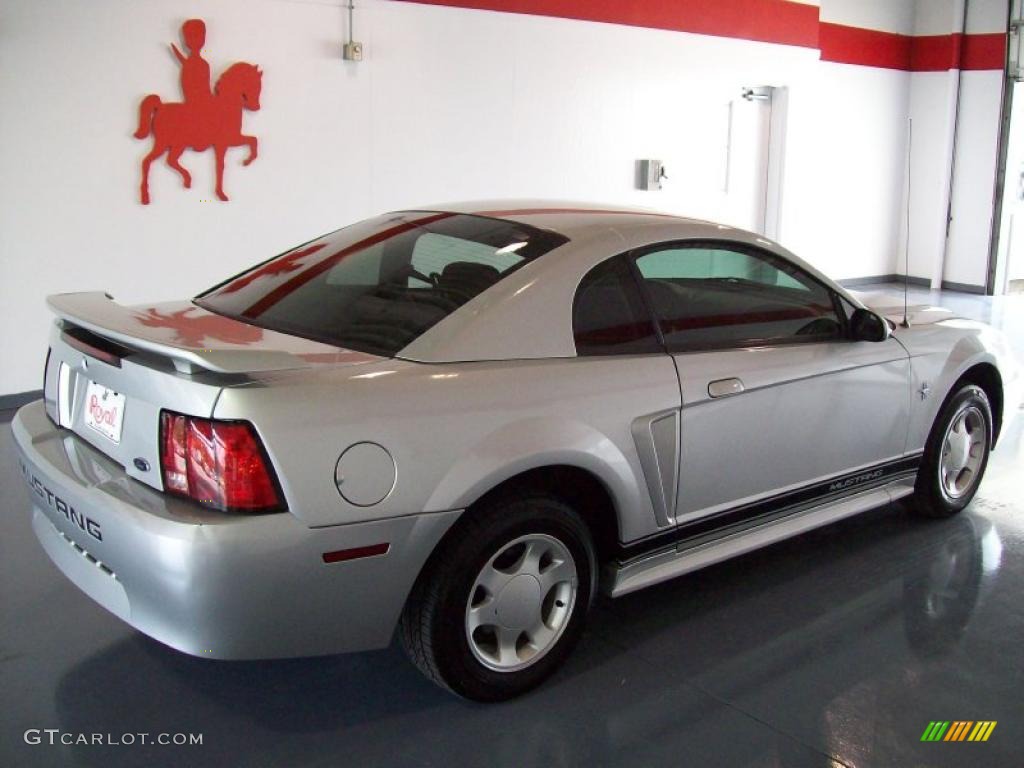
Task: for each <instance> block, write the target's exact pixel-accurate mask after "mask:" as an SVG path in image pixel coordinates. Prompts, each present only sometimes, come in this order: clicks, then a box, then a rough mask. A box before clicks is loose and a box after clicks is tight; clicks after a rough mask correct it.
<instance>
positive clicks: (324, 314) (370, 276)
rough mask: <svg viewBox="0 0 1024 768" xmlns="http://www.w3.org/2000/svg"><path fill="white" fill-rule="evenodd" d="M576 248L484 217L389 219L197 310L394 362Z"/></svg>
mask: <svg viewBox="0 0 1024 768" xmlns="http://www.w3.org/2000/svg"><path fill="white" fill-rule="evenodd" d="M566 241H567V238H565V237H564V236H562V235H559V234H555V233H553V232H548V231H545V230H540V229H536V228H534V227H530V226H527V225H525V224H519V223H516V222H510V221H503V220H500V219H491V218H487V217H484V216H471V215H467V214H452V213H428V212H421V211H414V212H404V213H398V214H389V215H387V216H380V217H378V218H375V219H370V220H367V221H363V222H360V223H358V224H353V225H352V226H350V227H345V228H344V229H340V230H338V231H337V232H334V233H332V234H330V235H326V236H324V237H321V238H319V239H317V240H314V241H312V242H309V243H306V244H305V245H301V246H299V247H298V248H295V249H293V250H291V251H288V252H286V253H283V254H281V255H280V256H277V257H275V258H273V259H271V260H270V261H267V262H265V263H263V264H261V265H259V266H257V267H254V268H253V269H251V270H249V271H247V272H243V273H242V274H240V275H236V276H235V277H233V278H231V279H230V280H228V281H226V282H224V283H221V284H220V285H218V286H216V287H214V288H212V289H210V290H209V291H207V292H205V293H203V294H201V295H200V296H199V297H198V298H197V299H196V300H195V302H196V304H198V305H199V306H201V307H204V308H205V309H209V310H210V311H212V312H216V313H218V314H221V315H226V316H228V317H232V318H235V319H237V320H241V321H243V322H248V323H251V324H253V325H258V326H260V327H263V328H269V329H271V330H275V331H281V332H283V333H290V334H293V335H296V336H303V337H305V338H310V339H315V340H317V341H323V342H327V343H329V344H335V345H337V346H341V347H347V348H349V349H356V350H360V351H363V352H371V353H374V354H379V355H387V356H393V355H395V354H397V353H398V352H399V351H400V350H401V349H402V348H403V347H405V346H407V345H408V344H410V343H412V342H413V341H414V340H415V339H416V338H417V337H419V336H420V335H421V334H423V333H424V332H425V331H427V330H428V329H429V328H431V327H432V326H434V325H435V324H437V323H438V322H439V321H441V320H442V319H444V318H445V317H447V316H448V315H450V314H451V313H452V312H454V311H455V310H457V309H458V308H459V307H461V306H462V305H463V304H465V303H466V302H468V301H470V300H471V299H473V298H474V297H476V296H477V295H479V294H481V293H483V292H484V291H485V290H487V289H488V288H490V287H491V286H493V285H494V284H495V283H497V282H498V281H499V280H501V279H502V278H504V277H505V276H507V275H509V274H510V273H512V272H513V271H515V270H516V269H518V268H519V267H521V266H522V265H523V264H526V263H527V262H528V261H530V260H532V259H535V258H537V257H539V256H541V255H543V254H544V253H547V252H548V251H550V250H552V249H554V248H557V247H558V246H560V245H562V244H563V243H565V242H566Z"/></svg>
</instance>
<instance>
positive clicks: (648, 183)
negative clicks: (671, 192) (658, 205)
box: [636, 160, 668, 190]
mask: <svg viewBox="0 0 1024 768" xmlns="http://www.w3.org/2000/svg"><path fill="white" fill-rule="evenodd" d="M667 178H668V176H666V175H665V167H664V166H663V165H662V164H661V160H637V161H636V188H637V189H646V190H655V189H661V180H662V179H667Z"/></svg>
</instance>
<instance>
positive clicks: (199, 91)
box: [135, 19, 263, 205]
mask: <svg viewBox="0 0 1024 768" xmlns="http://www.w3.org/2000/svg"><path fill="white" fill-rule="evenodd" d="M181 31H182V38H183V39H184V41H185V48H186V49H187V50H188V55H185V54H183V53H182V52H181V51H180V50H178V47H177V46H176V45H174V44H173V43H171V50H172V51H173V53H174V56H175V58H176V59H177V60H178V63H179V64H180V65H181V91H182V101H181V103H173V102H164V101H161V99H160V97H159V96H157V95H156V94H153V93H151V94H149V95H148V96H146V98H144V99H143V100H142V104H141V105H140V106H139V127H138V130H136V131H135V138H137V139H145V138H148V137H149V136H150V135H152V136H153V147H152V149H150V151H149V153H148V154H147V155H146V156H145V157H144V158H143V159H142V188H141V199H142V204H143V205H149V166H150V165H152V164H153V161H154V160H156V159H157V158H158V157H160V156H161V155H163V154H164V153H166V154H167V165H169V166H170V167H171V168H173V169H174V170H176V171H177V172H178V173H179V174H180V175H181V180H182V183H183V184H184V185H185V188H186V189H188V188H190V187H191V186H192V175H191V174H190V173H189V172H188V170H187V169H186V168H185V167H184V166H183V165H182V164H181V162H180V159H181V154H182V152H184V151H185V150H186V149H192V150H195V151H196V152H205V151H206V150H207V149H209V148H210V147H213V152H214V156H215V157H216V161H217V197H218V198H220V199H221V200H227V199H228V196H227V195H226V194H225V193H224V156H225V155H226V154H227V151H228V148H229V147H241V146H245V147H248V148H249V156H248V157H247V158H246V159H245V160H244V161H243V163H242V164H243V165H249V163H251V162H252V161H253V160H255V159H256V137H255V136H246V135H244V134H243V133H242V110H243V109H249V110H257V109H259V108H260V89H261V82H262V77H263V72H262V71H261V70H260V68H259V67H257V66H255V65H253V64H246V63H245V62H239V63H237V64H232V65H231V66H230V67H228V68H227V70H225V71H224V74H222V75H221V76H220V78H218V80H217V85H216V86H215V87H214V88H213V90H212V91H211V89H210V65H209V64H208V63H207V62H206V60H205V59H204V58H203V57H202V48H203V45H204V44H205V42H206V25H205V24H204V23H203V21H202V20H201V19H189V20H188V21H186V22H185V23H184V24H183V25H182V28H181Z"/></svg>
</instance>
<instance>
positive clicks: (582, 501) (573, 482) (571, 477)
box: [466, 464, 619, 563]
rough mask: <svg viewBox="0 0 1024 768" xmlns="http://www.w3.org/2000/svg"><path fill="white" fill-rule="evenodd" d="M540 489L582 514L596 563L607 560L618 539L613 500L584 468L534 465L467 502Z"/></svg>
mask: <svg viewBox="0 0 1024 768" xmlns="http://www.w3.org/2000/svg"><path fill="white" fill-rule="evenodd" d="M530 491H539V492H541V493H547V494H550V495H552V496H555V497H557V498H558V499H560V500H561V501H563V502H565V503H566V504H568V505H569V506H570V507H572V508H573V510H574V511H575V512H576V513H577V514H579V516H580V517H582V518H583V521H584V522H585V523H586V524H587V528H588V529H589V530H590V535H591V536H592V537H593V541H594V549H595V551H596V553H597V559H598V563H605V562H607V561H608V560H609V559H610V558H611V557H612V556H613V554H614V552H615V551H616V548H617V547H618V543H619V523H618V515H617V513H616V508H615V502H614V500H613V499H612V495H611V493H610V492H609V491H608V488H607V487H606V486H605V484H604V483H603V482H601V480H600V479H599V478H598V477H597V476H596V475H594V474H593V473H592V472H589V471H588V470H586V469H581V468H580V467H574V466H571V465H565V464H559V465H552V466H545V467H537V468H535V469H529V470H526V471H525V472H521V473H519V474H518V475H513V476H512V477H510V478H508V479H506V480H503V481H502V482H501V483H499V484H498V485H496V486H495V487H493V488H491V489H490V490H489V491H487V492H486V493H485V494H484V495H483V496H481V497H480V498H479V499H477V500H476V501H474V502H473V503H472V504H470V505H469V508H468V509H467V510H466V513H467V514H472V511H473V509H474V508H479V507H481V506H483V505H486V504H488V503H490V502H492V501H494V500H495V499H497V498H499V497H501V496H509V495H512V496H518V495H522V494H524V493H528V492H530Z"/></svg>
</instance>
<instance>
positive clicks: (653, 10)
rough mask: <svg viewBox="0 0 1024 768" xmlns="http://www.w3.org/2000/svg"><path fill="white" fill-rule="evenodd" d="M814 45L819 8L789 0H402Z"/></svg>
mask: <svg viewBox="0 0 1024 768" xmlns="http://www.w3.org/2000/svg"><path fill="white" fill-rule="evenodd" d="M404 2H413V3H422V4H425V5H445V6H450V7H455V8H476V9H477V10H483V11H503V12H506V13H524V14H528V15H531V16H555V17H558V18H563V19H580V20H583V21H601V22H606V23H608V24H625V25H626V26H630V27H649V28H651V29H667V30H671V31H674V32H693V33H695V34H698V35H714V36H716V37H732V38H740V39H742V40H756V41H758V42H764V43H781V44H783V45H797V46H801V47H804V48H817V47H818V8H817V7H816V6H813V5H806V4H804V3H795V2H790V0H404Z"/></svg>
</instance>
